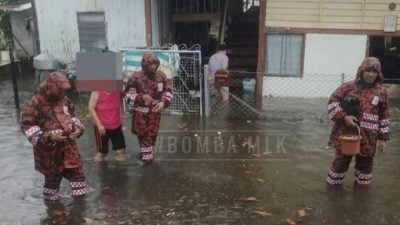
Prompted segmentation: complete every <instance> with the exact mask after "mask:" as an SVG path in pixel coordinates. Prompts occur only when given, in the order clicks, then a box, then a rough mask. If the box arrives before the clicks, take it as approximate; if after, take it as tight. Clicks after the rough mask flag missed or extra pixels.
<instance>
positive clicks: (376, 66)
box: [356, 57, 383, 84]
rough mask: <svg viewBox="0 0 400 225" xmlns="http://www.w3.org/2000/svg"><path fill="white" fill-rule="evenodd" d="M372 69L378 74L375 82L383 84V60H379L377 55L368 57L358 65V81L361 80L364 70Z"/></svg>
mask: <svg viewBox="0 0 400 225" xmlns="http://www.w3.org/2000/svg"><path fill="white" fill-rule="evenodd" d="M370 69H373V70H375V72H376V73H377V74H378V75H377V77H376V80H375V83H380V84H381V83H382V82H383V75H382V68H381V62H380V61H379V59H378V58H375V57H367V58H365V59H364V60H363V61H362V63H361V65H360V66H359V67H358V70H357V76H356V82H358V83H359V82H361V80H362V75H363V73H364V71H366V70H370Z"/></svg>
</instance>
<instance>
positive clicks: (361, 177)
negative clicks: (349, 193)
mask: <svg viewBox="0 0 400 225" xmlns="http://www.w3.org/2000/svg"><path fill="white" fill-rule="evenodd" d="M355 175H356V178H355V182H356V183H357V184H359V185H365V186H368V185H370V184H371V180H372V173H368V174H365V173H361V172H360V171H359V170H356V172H355Z"/></svg>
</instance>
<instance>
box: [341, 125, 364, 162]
mask: <svg viewBox="0 0 400 225" xmlns="http://www.w3.org/2000/svg"><path fill="white" fill-rule="evenodd" d="M356 127H357V130H358V135H357V134H342V135H340V136H339V140H340V145H341V154H342V155H357V154H358V153H360V142H361V138H362V137H361V132H360V127H359V126H358V125H356Z"/></svg>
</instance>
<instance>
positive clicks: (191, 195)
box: [0, 79, 400, 225]
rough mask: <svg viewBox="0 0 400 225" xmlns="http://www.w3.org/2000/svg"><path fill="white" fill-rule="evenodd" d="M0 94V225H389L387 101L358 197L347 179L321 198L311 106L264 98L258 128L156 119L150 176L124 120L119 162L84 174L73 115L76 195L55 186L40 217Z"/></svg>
mask: <svg viewBox="0 0 400 225" xmlns="http://www.w3.org/2000/svg"><path fill="white" fill-rule="evenodd" d="M22 80H25V79H22ZM28 84H29V82H26V81H23V82H22V85H21V87H20V90H21V92H20V95H21V96H22V97H21V98H22V100H21V101H23V100H24V99H27V98H28V97H29V95H30V91H31V90H30V89H29V87H27V86H28ZM0 86H1V87H2V97H1V98H0V102H1V109H0V118H1V120H0V149H1V151H0V165H1V166H2V169H1V173H0V199H1V201H0V225H6V224H7V225H11V224H18V225H32V224H68V225H75V224H96V225H97V224H99V225H103V224H104V225H106V224H110V225H115V224H117V225H120V224H173V225H175V224H177V225H180V224H250V225H253V224H289V225H290V224H307V225H309V224H315V225H319V224H341V225H342V224H367V225H378V224H380V225H386V224H387V225H395V224H400V213H399V210H400V195H399V194H398V188H399V186H400V181H399V179H398V177H399V176H400V166H399V160H400V158H399V153H398V148H397V146H399V139H398V138H397V137H398V134H399V131H400V126H399V124H398V122H397V121H398V116H397V115H398V114H399V108H398V107H396V105H398V104H396V102H394V104H393V107H392V115H393V117H392V131H393V135H392V140H391V141H390V142H389V145H388V148H387V151H386V152H385V153H383V154H377V156H376V158H375V164H374V165H375V167H374V178H373V184H372V186H371V188H370V189H358V188H356V187H354V186H353V179H354V176H353V174H354V169H353V168H351V169H350V170H349V171H348V173H347V177H346V178H345V182H344V185H343V187H342V188H337V189H331V188H327V187H326V185H325V182H324V178H325V175H326V172H327V169H328V168H329V164H330V162H331V160H333V157H334V152H333V149H330V148H327V147H326V142H327V139H328V135H329V129H330V126H331V123H330V122H329V121H328V120H327V118H326V113H325V111H324V104H325V100H323V99H319V100H318V99H317V100H313V101H310V100H307V99H295V100H293V99H267V100H266V106H267V107H266V110H265V112H264V113H265V114H266V120H248V119H243V120H241V119H235V120H226V119H225V120H224V119H222V118H219V117H215V118H214V117H213V118H210V119H208V120H207V121H205V122H203V121H201V120H199V119H196V118H193V117H183V116H173V115H165V116H164V117H163V119H162V125H161V131H160V134H159V138H158V144H159V145H158V146H157V153H156V157H157V158H156V161H155V163H154V164H152V165H150V166H144V165H141V164H140V163H139V161H138V160H137V155H138V153H139V149H138V143H137V140H136V138H135V137H134V136H133V135H132V134H130V132H129V129H130V124H129V122H130V119H129V115H125V121H124V128H125V137H126V139H127V153H128V154H129V156H130V160H129V161H128V162H126V163H117V162H116V161H114V154H113V152H110V153H109V155H108V157H107V160H106V162H104V163H101V164H96V163H94V162H93V157H94V155H95V146H94V139H93V138H94V136H93V132H92V128H91V125H90V121H89V120H88V119H87V115H86V114H85V110H81V111H80V112H81V115H80V117H81V119H82V120H85V121H86V122H85V123H86V127H87V130H86V133H85V135H84V136H83V137H82V138H81V139H79V142H78V144H79V151H80V152H81V155H82V160H83V164H84V171H85V174H86V179H87V185H88V193H87V196H86V198H85V199H84V200H82V201H78V202H77V201H73V200H72V199H71V197H70V189H69V187H68V183H67V182H65V181H64V182H63V183H62V186H61V194H62V200H61V202H60V203H59V204H55V205H51V206H49V207H47V206H45V205H44V203H43V201H42V185H43V177H42V175H40V174H38V173H37V172H35V171H34V170H33V156H32V149H31V145H30V144H29V143H28V142H27V141H26V138H25V137H24V136H23V135H22V134H21V132H20V131H19V125H18V123H17V121H18V120H17V115H16V112H15V109H14V107H12V104H11V107H10V103H12V100H13V98H12V95H11V97H10V95H9V93H12V92H11V90H12V89H11V88H12V86H11V83H10V80H8V79H4V80H2V81H0ZM22 90H23V91H22ZM7 93H8V94H7ZM83 97H84V96H81V100H80V101H78V104H83V103H85V100H82V98H83ZM82 107H83V106H82ZM78 108H79V107H78ZM83 108H84V107H83ZM352 165H353V164H352Z"/></svg>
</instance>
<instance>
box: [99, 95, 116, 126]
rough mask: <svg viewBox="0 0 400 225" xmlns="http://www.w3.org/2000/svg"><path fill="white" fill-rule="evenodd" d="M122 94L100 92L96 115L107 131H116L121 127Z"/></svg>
mask: <svg viewBox="0 0 400 225" xmlns="http://www.w3.org/2000/svg"><path fill="white" fill-rule="evenodd" d="M120 106H121V94H120V92H119V91H111V92H109V93H107V92H104V91H99V92H98V98H97V105H96V114H97V117H98V118H99V120H100V122H101V123H102V124H103V126H104V128H106V129H109V130H111V129H115V128H117V127H119V126H121V124H122V122H121V111H120Z"/></svg>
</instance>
